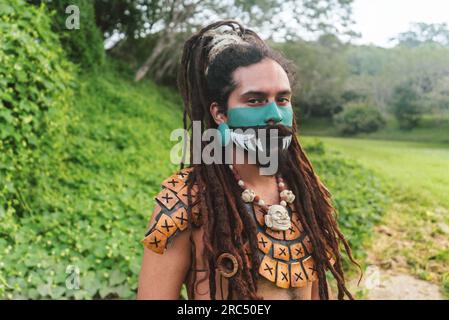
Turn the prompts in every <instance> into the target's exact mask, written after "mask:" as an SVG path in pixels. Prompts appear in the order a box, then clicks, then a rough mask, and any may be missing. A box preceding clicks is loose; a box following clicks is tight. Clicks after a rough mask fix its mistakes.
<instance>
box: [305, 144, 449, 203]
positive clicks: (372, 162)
mask: <svg viewBox="0 0 449 320" xmlns="http://www.w3.org/2000/svg"><path fill="white" fill-rule="evenodd" d="M309 139H310V138H309ZM306 140H307V138H306ZM320 140H322V141H323V142H324V143H325V145H326V146H327V147H328V148H331V149H336V150H339V151H340V152H342V153H344V154H346V155H348V156H350V157H351V158H353V159H356V160H357V161H359V162H360V163H362V164H363V165H365V166H366V167H369V168H371V169H373V170H375V171H376V172H378V173H379V174H382V175H384V176H386V177H387V178H388V179H390V180H392V182H395V183H396V185H397V186H398V187H402V188H405V189H407V190H408V191H411V192H413V193H414V194H416V195H420V196H423V198H425V199H426V200H429V201H432V202H434V203H435V204H440V205H442V206H445V207H447V208H449V188H448V186H449V146H448V145H444V144H431V143H419V142H403V141H383V140H367V139H346V138H333V137H332V138H331V137H320Z"/></svg>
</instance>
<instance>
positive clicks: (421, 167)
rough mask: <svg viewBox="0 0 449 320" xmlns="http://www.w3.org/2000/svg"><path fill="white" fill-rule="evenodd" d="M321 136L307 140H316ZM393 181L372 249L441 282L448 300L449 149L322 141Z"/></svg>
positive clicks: (380, 257) (405, 268) (332, 139)
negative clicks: (380, 231) (382, 231)
mask: <svg viewBox="0 0 449 320" xmlns="http://www.w3.org/2000/svg"><path fill="white" fill-rule="evenodd" d="M315 139H316V138H312V137H303V138H302V140H303V141H305V142H307V141H312V140H315ZM319 139H320V140H322V141H323V143H324V145H325V147H327V148H328V149H332V150H336V151H338V152H341V153H342V154H344V155H346V156H348V157H349V158H351V159H354V160H356V161H357V162H359V163H360V164H362V165H363V166H365V167H367V168H370V169H372V170H373V171H374V172H376V173H377V174H378V175H379V176H381V177H382V178H383V179H384V180H386V181H387V182H388V185H389V189H390V197H391V199H392V201H391V203H390V205H389V206H388V209H387V210H386V213H385V215H384V216H383V218H382V221H381V222H380V224H381V225H383V226H386V227H387V228H388V230H389V232H390V233H391V234H390V235H389V236H385V235H384V234H376V235H375V236H374V237H373V242H372V243H371V244H370V246H369V248H367V250H368V251H371V252H373V253H374V255H375V256H376V257H377V259H378V261H394V262H395V263H396V264H397V268H396V269H397V270H398V271H399V272H411V273H412V274H414V275H416V276H419V277H421V278H422V279H425V280H428V281H432V282H435V283H438V284H440V285H441V287H442V288H443V292H445V294H446V296H447V297H449V272H448V269H447V266H448V265H449V249H448V248H449V232H448V228H449V188H448V186H449V146H448V145H445V144H436V143H422V142H421V143H416V142H405V141H383V140H368V139H345V138H335V137H319Z"/></svg>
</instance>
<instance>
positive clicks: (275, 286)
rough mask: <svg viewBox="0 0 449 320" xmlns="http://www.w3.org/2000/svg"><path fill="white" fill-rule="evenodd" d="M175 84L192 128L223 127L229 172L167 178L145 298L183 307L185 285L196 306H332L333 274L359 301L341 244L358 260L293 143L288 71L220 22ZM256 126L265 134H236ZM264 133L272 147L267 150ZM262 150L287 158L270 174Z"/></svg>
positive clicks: (217, 169)
mask: <svg viewBox="0 0 449 320" xmlns="http://www.w3.org/2000/svg"><path fill="white" fill-rule="evenodd" d="M224 27H230V29H229V30H226V31H220V30H221V29H223V28H224ZM178 82H179V87H180V91H181V94H182V97H183V99H184V107H185V112H184V127H185V128H188V129H190V128H191V127H192V122H194V121H200V123H201V124H202V125H203V126H204V127H203V128H202V129H203V130H206V129H210V128H217V129H218V131H219V132H220V135H219V137H220V140H219V141H220V143H221V146H222V147H223V148H229V146H231V149H232V150H233V151H234V152H233V153H232V158H231V159H232V164H229V163H212V164H204V163H200V164H194V165H193V166H192V167H190V168H184V169H181V170H180V171H178V172H176V173H175V174H173V175H172V176H170V177H168V178H167V179H166V180H164V182H163V183H162V190H161V192H160V193H159V194H158V196H157V197H156V200H155V201H156V205H155V209H154V212H153V215H152V219H151V221H150V223H149V230H148V232H147V233H146V234H145V238H144V239H143V240H142V243H143V244H144V246H145V249H144V257H143V263H142V270H141V274H140V280H139V290H138V298H139V299H178V298H179V293H180V289H181V286H182V284H183V283H185V284H186V285H187V289H188V296H189V299H329V298H331V295H330V291H329V286H328V284H327V281H326V271H329V272H330V273H331V274H332V275H333V276H334V278H335V279H336V282H337V288H338V294H337V295H338V298H339V299H343V298H344V296H345V295H346V296H347V297H349V298H351V299H352V295H351V294H350V292H349V291H348V290H347V289H346V286H345V280H344V275H343V271H342V263H341V256H340V253H339V249H338V248H339V243H342V244H343V245H344V247H345V250H346V251H347V253H348V255H349V257H350V259H351V261H353V262H354V263H355V261H354V260H353V258H352V255H351V252H350V248H349V246H348V244H347V242H346V240H345V238H344V236H343V235H342V233H341V232H340V230H339V228H338V226H337V223H336V220H335V217H334V213H335V210H334V208H333V207H332V204H331V199H330V193H329V191H328V190H327V189H326V188H325V186H324V185H323V184H322V182H321V181H320V180H319V178H318V177H317V176H316V175H315V173H314V172H313V168H312V165H311V164H310V162H309V160H308V159H307V157H306V155H305V153H304V151H303V150H302V148H301V146H300V144H299V142H298V140H297V137H296V133H297V127H296V121H295V117H294V114H293V111H292V107H291V98H292V93H291V91H292V89H291V84H293V83H294V74H293V72H292V69H291V66H290V64H289V62H288V61H287V60H286V59H285V58H283V57H282V55H281V54H279V53H277V52H276V51H274V50H272V49H271V48H269V47H268V46H267V45H266V44H265V43H264V41H263V40H261V39H260V38H259V37H258V36H257V34H255V33H254V32H253V31H251V30H249V29H245V28H244V27H243V26H242V25H240V24H239V23H238V22H236V21H232V20H226V21H219V22H216V23H213V24H211V25H209V26H207V27H205V28H203V29H202V30H200V31H199V32H198V33H197V34H195V35H193V36H192V37H190V38H189V39H188V40H187V41H186V43H185V46H184V52H183V56H182V60H181V71H180V73H179V78H178ZM187 117H188V118H189V119H190V121H191V123H190V126H189V127H187V124H186V122H187ZM248 128H253V129H267V130H266V131H262V133H259V132H261V131H258V133H257V134H255V135H254V134H253V135H248V134H245V133H238V132H237V129H248ZM274 130H276V132H278V133H279V136H278V138H277V139H278V140H276V138H275V139H274V140H273V139H270V138H272V135H271V132H272V131H274ZM267 132H268V133H269V134H267ZM265 135H266V136H268V137H269V138H268V141H272V142H271V144H270V143H268V144H264V145H262V144H259V142H260V141H261V140H263V139H259V138H262V137H265ZM191 139H193V135H192V138H191ZM273 141H275V142H274V143H273ZM276 141H278V142H279V143H276ZM192 145H194V143H193V141H191V146H192ZM201 148H204V143H202V144H201ZM262 149H263V150H266V149H270V151H271V152H274V153H276V154H277V155H278V158H270V159H271V160H273V159H278V160H279V164H278V167H277V168H276V172H275V173H274V174H269V175H265V174H262V173H261V172H262V171H261V169H262V168H266V167H267V163H265V162H263V161H262V160H261V159H259V158H258V157H257V155H258V154H259V153H254V152H253V151H261V150H262ZM228 150H229V149H228ZM195 151H196V150H193V149H191V155H190V157H191V159H192V156H193V155H192V153H194V152H195ZM267 151H268V150H267ZM242 154H243V155H244V157H243V158H244V161H243V162H242V161H236V159H237V157H238V155H242ZM254 154H256V157H254ZM252 160H254V161H252ZM191 163H192V162H191ZM269 164H270V163H268V165H269Z"/></svg>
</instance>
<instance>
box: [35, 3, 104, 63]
mask: <svg viewBox="0 0 449 320" xmlns="http://www.w3.org/2000/svg"><path fill="white" fill-rule="evenodd" d="M29 2H30V3H33V4H36V5H41V4H42V3H44V4H45V6H46V7H47V8H48V9H49V11H50V12H51V16H52V30H53V31H54V32H55V33H56V34H57V35H58V36H59V38H60V41H61V44H62V47H63V48H64V50H65V51H66V52H67V55H68V57H69V59H70V60H71V61H72V62H74V63H76V64H79V65H80V66H81V67H82V68H84V69H96V68H97V67H98V66H100V65H102V64H103V62H104V58H105V52H104V45H103V36H102V34H101V32H100V30H99V29H98V28H97V25H96V24H95V9H94V1H91V0H29ZM69 5H75V6H77V7H78V8H79V11H80V28H79V29H73V30H70V29H67V27H66V20H67V18H68V17H69V14H68V13H66V8H67V7H68V6H69Z"/></svg>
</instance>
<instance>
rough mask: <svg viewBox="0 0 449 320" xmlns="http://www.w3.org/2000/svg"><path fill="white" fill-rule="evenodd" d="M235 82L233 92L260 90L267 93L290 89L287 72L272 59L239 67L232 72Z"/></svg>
mask: <svg viewBox="0 0 449 320" xmlns="http://www.w3.org/2000/svg"><path fill="white" fill-rule="evenodd" d="M233 78H234V81H235V82H236V83H237V88H236V89H235V93H237V94H243V93H245V92H247V91H261V92H265V93H267V94H276V93H277V92H281V91H285V90H290V89H291V88H290V81H289V80H288V76H287V73H286V72H285V71H284V69H283V68H282V67H281V65H280V64H279V63H277V62H276V61H274V60H272V59H267V58H266V59H263V60H261V61H260V62H258V63H255V64H252V65H249V66H246V67H239V68H237V69H236V70H235V71H234V73H233Z"/></svg>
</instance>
